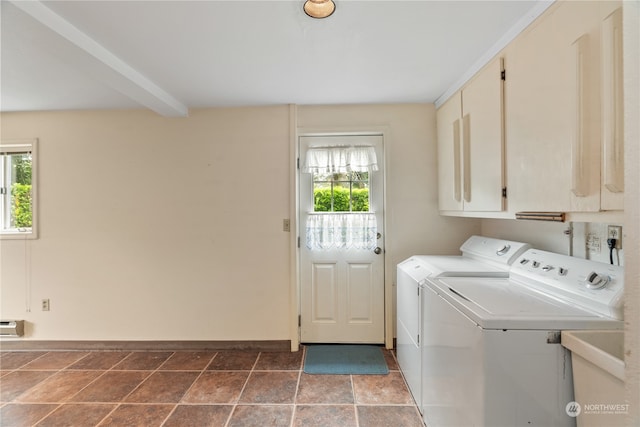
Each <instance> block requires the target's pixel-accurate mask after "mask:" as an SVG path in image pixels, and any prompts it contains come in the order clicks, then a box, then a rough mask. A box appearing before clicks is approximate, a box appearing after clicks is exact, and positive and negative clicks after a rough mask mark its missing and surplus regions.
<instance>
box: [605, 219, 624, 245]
mask: <svg viewBox="0 0 640 427" xmlns="http://www.w3.org/2000/svg"><path fill="white" fill-rule="evenodd" d="M607 239H616V248H617V249H622V226H620V225H609V226H607Z"/></svg>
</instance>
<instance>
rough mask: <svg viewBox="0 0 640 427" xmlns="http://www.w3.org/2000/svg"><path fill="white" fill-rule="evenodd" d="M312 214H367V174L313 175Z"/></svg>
mask: <svg viewBox="0 0 640 427" xmlns="http://www.w3.org/2000/svg"><path fill="white" fill-rule="evenodd" d="M313 201H314V203H313V210H314V212H369V172H344V173H333V174H327V173H314V174H313Z"/></svg>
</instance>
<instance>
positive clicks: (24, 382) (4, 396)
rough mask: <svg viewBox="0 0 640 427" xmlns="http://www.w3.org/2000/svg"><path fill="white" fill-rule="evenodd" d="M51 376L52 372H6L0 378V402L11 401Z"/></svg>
mask: <svg viewBox="0 0 640 427" xmlns="http://www.w3.org/2000/svg"><path fill="white" fill-rule="evenodd" d="M53 374H55V372H53V371H13V372H8V373H7V375H4V376H3V377H2V378H0V402H10V401H12V400H13V399H15V398H16V397H18V396H20V395H21V394H22V393H24V392H25V391H27V390H28V389H30V388H31V387H33V386H35V385H36V384H38V383H40V382H42V381H44V380H46V379H47V378H49V377H50V376H51V375H53ZM0 425H2V424H0Z"/></svg>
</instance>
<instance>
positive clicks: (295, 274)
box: [289, 105, 395, 351]
mask: <svg viewBox="0 0 640 427" xmlns="http://www.w3.org/2000/svg"><path fill="white" fill-rule="evenodd" d="M297 123H298V120H297V106H296V105H290V106H289V135H290V146H289V154H290V164H291V165H292V167H291V169H290V174H289V179H290V199H289V200H290V210H289V214H290V218H291V236H290V248H291V251H290V293H289V295H290V296H289V303H290V336H291V350H292V351H298V350H299V348H300V327H299V318H300V317H299V316H300V250H299V248H298V237H299V236H300V230H299V227H300V221H299V208H300V200H299V194H300V193H299V189H300V188H299V174H298V157H299V146H298V140H299V137H300V136H330V135H382V139H383V144H382V146H383V153H384V159H383V162H384V168H385V174H384V180H383V188H382V191H383V196H382V200H383V206H384V211H385V215H384V230H385V248H390V247H393V246H392V239H393V236H390V233H389V218H390V215H389V211H388V209H387V197H386V196H387V193H386V192H387V180H388V177H389V174H390V171H389V162H388V154H389V146H390V144H391V132H390V128H389V127H388V126H380V125H357V126H355V125H354V126H348V127H345V126H335V127H331V126H326V127H298V126H297ZM392 258H393V257H392V256H390V253H389V251H388V250H387V249H385V257H384V343H385V347H386V348H387V349H392V348H393V338H394V319H393V317H394V309H393V303H394V301H395V298H394V295H393V272H394V270H395V267H394V266H392V265H390V264H391V259H392Z"/></svg>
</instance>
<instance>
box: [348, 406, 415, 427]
mask: <svg viewBox="0 0 640 427" xmlns="http://www.w3.org/2000/svg"><path fill="white" fill-rule="evenodd" d="M357 411H358V425H359V427H381V426H393V427H424V424H423V423H422V418H420V414H419V413H418V409H417V408H416V407H415V406H358V407H357Z"/></svg>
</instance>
